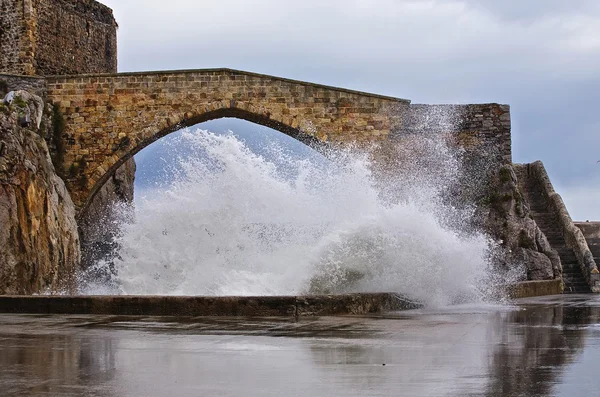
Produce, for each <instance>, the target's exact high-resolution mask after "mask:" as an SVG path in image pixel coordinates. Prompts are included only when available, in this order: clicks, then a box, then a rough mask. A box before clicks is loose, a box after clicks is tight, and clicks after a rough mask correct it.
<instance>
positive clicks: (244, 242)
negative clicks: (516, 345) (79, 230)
mask: <svg viewBox="0 0 600 397" xmlns="http://www.w3.org/2000/svg"><path fill="white" fill-rule="evenodd" d="M180 139H181V140H182V141H183V143H185V144H186V145H187V146H188V147H190V148H191V149H192V151H193V152H195V153H196V154H197V155H196V156H190V157H189V158H187V159H180V162H181V169H182V170H183V171H182V172H181V173H180V174H178V175H177V177H176V178H175V181H174V182H173V183H172V184H171V185H169V186H167V187H163V188H160V189H157V190H156V191H153V192H152V193H151V195H147V197H145V198H144V199H143V200H140V202H138V203H137V205H136V209H135V216H134V219H135V221H129V222H124V224H123V225H122V235H121V236H120V238H119V245H120V249H119V252H118V253H116V254H115V258H114V259H112V262H113V263H114V276H113V280H111V283H112V284H111V285H112V286H113V288H114V289H116V290H117V291H114V290H113V291H111V292H113V293H114V292H117V293H123V294H167V295H291V294H303V293H339V292H384V291H385V292H399V293H404V294H407V295H408V296H411V297H413V298H416V299H419V300H422V301H425V302H428V303H431V304H436V305H443V304H448V303H451V302H456V301H464V300H465V299H469V300H473V299H475V300H477V299H480V298H481V297H482V296H484V295H485V290H486V287H485V286H486V285H487V284H486V283H487V280H488V279H489V273H488V254H489V249H490V244H491V243H490V240H489V239H488V238H487V237H486V236H485V235H484V234H481V233H478V232H476V231H473V230H468V229H465V228H464V227H463V226H461V225H462V223H461V222H464V220H465V219H466V218H468V217H469V216H471V214H470V213H469V211H468V210H465V209H462V210H460V209H458V207H456V206H451V205H448V204H443V200H442V199H441V196H442V195H443V193H444V192H447V191H448V189H449V188H450V186H451V185H452V184H454V183H455V182H456V178H457V175H458V174H459V172H458V171H459V169H460V167H459V166H458V164H459V161H458V160H457V159H456V157H455V156H453V155H452V154H451V153H450V151H449V150H448V149H447V148H446V147H444V146H443V145H442V144H440V143H432V142H429V146H428V147H427V148H426V149H427V150H426V152H428V153H429V156H430V157H431V158H432V159H433V158H435V161H434V163H435V164H437V165H436V166H435V167H424V168H423V167H422V164H421V163H419V164H417V163H415V162H411V161H409V162H405V163H404V164H405V167H403V168H402V167H398V169H396V170H394V173H388V176H387V177H382V176H381V175H379V176H376V175H375V173H374V172H373V171H372V169H373V168H374V167H373V164H372V162H371V161H369V157H368V156H366V155H362V154H357V153H356V152H355V151H352V150H339V151H336V152H332V153H330V154H329V155H327V158H325V157H323V158H320V157H319V156H315V157H314V158H311V159H303V160H298V159H295V158H292V157H290V156H288V155H287V154H286V152H285V150H283V149H282V148H281V147H278V146H276V145H275V146H273V147H270V148H268V150H267V151H268V155H264V156H260V155H257V154H255V153H253V152H252V151H251V150H249V149H248V148H247V147H246V146H245V145H244V143H243V142H241V141H240V140H238V139H237V138H236V137H235V136H234V135H232V134H229V135H215V134H213V133H210V132H208V131H203V130H196V131H194V132H191V131H185V132H184V133H183V134H182V135H181V138H180ZM422 142H423V141H422V140H421V145H422ZM423 152H424V151H421V153H416V155H418V156H419V157H420V158H423ZM405 160H406V159H405ZM409 160H410V159H409ZM414 164H417V166H414V167H413V166H411V165H414ZM390 174H391V175H392V176H389V175H390ZM98 266H107V265H106V264H105V263H101V264H99V265H98ZM94 289H96V290H97V291H99V292H100V293H102V292H104V293H105V292H106V290H102V288H101V287H99V286H98V285H93V284H90V285H88V286H87V287H86V290H85V292H86V293H93V292H94Z"/></svg>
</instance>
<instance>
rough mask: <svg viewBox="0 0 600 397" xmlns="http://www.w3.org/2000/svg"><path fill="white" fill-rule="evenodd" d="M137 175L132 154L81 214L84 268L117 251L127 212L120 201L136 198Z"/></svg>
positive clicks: (130, 200)
mask: <svg viewBox="0 0 600 397" xmlns="http://www.w3.org/2000/svg"><path fill="white" fill-rule="evenodd" d="M134 179H135V161H134V159H133V157H132V158H131V159H129V160H128V161H126V162H125V163H124V164H123V165H122V166H121V167H119V168H118V169H117V171H116V172H115V173H114V175H112V176H111V177H110V179H109V180H108V181H107V182H106V184H104V186H102V188H101V189H100V191H99V192H98V193H97V194H96V196H95V197H94V199H93V201H92V202H91V203H90V205H89V206H88V207H87V208H86V211H85V213H84V214H81V216H80V217H79V232H80V236H81V251H82V256H81V266H82V268H84V269H86V268H89V267H90V266H92V265H93V264H94V263H96V262H97V261H98V260H101V259H107V258H108V257H110V256H111V254H112V253H113V252H114V250H115V248H116V246H115V243H114V237H115V235H116V234H117V233H118V223H119V221H120V219H121V217H122V216H124V214H123V211H126V208H125V207H123V206H121V205H120V204H123V203H124V204H131V203H132V202H133V183H134Z"/></svg>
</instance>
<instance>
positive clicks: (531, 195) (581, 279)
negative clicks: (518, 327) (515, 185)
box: [517, 169, 600, 294]
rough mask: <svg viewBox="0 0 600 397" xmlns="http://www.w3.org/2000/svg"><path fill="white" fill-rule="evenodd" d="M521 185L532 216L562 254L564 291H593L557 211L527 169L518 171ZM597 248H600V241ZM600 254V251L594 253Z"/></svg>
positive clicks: (553, 246)
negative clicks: (568, 242)
mask: <svg viewBox="0 0 600 397" xmlns="http://www.w3.org/2000/svg"><path fill="white" fill-rule="evenodd" d="M517 176H518V179H519V187H520V188H521V191H522V193H523V195H524V198H525V200H527V202H528V203H529V206H530V210H531V216H532V217H533V220H535V222H536V223H537V225H538V226H539V228H540V229H541V231H542V232H543V233H544V234H545V235H546V237H547V238H548V242H549V243H550V245H551V246H552V248H554V249H555V250H556V251H557V252H558V255H559V256H560V261H561V263H562V267H563V282H564V284H565V289H564V293H565V294H572V293H579V294H581V293H591V292H592V291H591V289H590V287H589V285H588V283H587V281H586V279H585V276H584V275H583V273H582V271H581V268H580V266H579V263H578V262H577V257H576V256H575V253H574V252H573V250H572V249H571V248H568V247H567V245H566V242H565V239H564V237H563V233H562V229H561V227H560V224H559V221H558V218H557V216H556V214H555V213H553V212H552V211H550V210H549V208H548V204H547V201H546V198H545V197H544V195H543V193H542V191H541V189H540V187H539V186H538V185H537V183H536V181H535V180H534V178H531V177H530V176H529V175H528V174H527V170H526V169H525V170H521V172H518V173H517ZM599 240H600V239H599ZM597 249H598V250H600V241H599V245H598V246H597ZM596 254H600V252H598V251H597V252H596V253H594V256H596Z"/></svg>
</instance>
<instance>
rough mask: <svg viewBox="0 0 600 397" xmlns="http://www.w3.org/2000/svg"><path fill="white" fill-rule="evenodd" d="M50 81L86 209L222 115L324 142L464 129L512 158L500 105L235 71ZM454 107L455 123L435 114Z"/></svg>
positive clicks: (64, 147)
mask: <svg viewBox="0 0 600 397" xmlns="http://www.w3.org/2000/svg"><path fill="white" fill-rule="evenodd" d="M45 83H46V91H47V97H48V99H49V100H50V101H51V102H53V103H54V104H55V105H56V106H57V108H58V109H59V111H60V113H61V114H62V115H63V118H64V121H65V123H64V131H62V132H61V134H60V137H59V139H60V141H61V143H60V146H61V151H62V153H61V154H62V160H61V161H62V163H63V164H62V166H63V168H64V174H65V179H66V182H67V185H68V187H69V190H70V191H71V195H72V198H73V201H74V203H75V204H76V205H77V206H78V207H79V209H80V210H82V209H85V207H86V206H87V204H88V203H89V202H90V201H91V200H92V198H93V197H94V195H95V194H96V192H97V191H98V190H99V189H100V188H101V187H102V185H103V184H104V183H105V181H106V180H107V179H108V178H109V177H110V175H112V174H113V173H114V172H115V170H116V169H117V168H118V167H119V166H120V165H122V164H123V163H124V162H125V161H126V160H127V159H129V158H130V157H131V156H133V155H134V154H135V153H137V152H138V151H139V150H141V149H143V148H144V147H146V146H147V145H149V144H150V143H152V142H154V141H155V140H157V139H159V138H161V137H163V136H165V135H167V134H169V133H171V132H173V131H176V130H178V129H181V128H183V127H186V126H190V125H194V124H197V123H200V122H203V121H208V120H211V119H216V118H221V117H237V118H241V119H245V120H248V121H252V122H255V123H257V124H262V125H266V126H269V127H271V128H274V129H276V130H279V131H281V132H283V133H286V134H288V135H291V136H293V137H295V138H297V139H300V140H304V141H306V140H317V141H321V142H349V141H352V142H354V141H381V140H386V139H389V138H390V137H392V136H393V135H394V134H396V133H397V132H398V131H404V132H407V133H410V132H415V131H416V130H419V129H421V127H423V125H426V124H429V125H430V126H431V127H433V128H434V129H440V128H442V129H444V128H445V129H447V130H453V131H455V132H459V135H460V134H463V135H464V136H466V140H465V141H466V142H468V143H467V145H471V146H473V142H475V146H480V147H483V146H490V147H497V148H498V147H499V148H501V149H502V150H501V151H500V153H501V154H500V156H496V157H498V158H499V159H500V160H502V161H503V162H510V116H509V113H508V107H507V106H502V105H495V104H489V105H465V106H456V105H454V106H446V107H443V108H444V109H441V108H442V107H439V106H438V107H435V106H433V107H432V106H427V105H410V101H408V100H405V99H399V98H392V97H387V96H382V95H375V94H369V93H364V92H358V91H352V90H347V89H342V88H335V87H329V86H325V85H319V84H313V83H307V82H302V81H295V80H290V79H285V78H279V77H273V76H267V75H262V74H256V73H248V72H242V71H236V70H230V69H203V70H187V71H168V72H139V73H118V74H94V75H74V76H50V77H46V78H45ZM424 107H426V108H424ZM449 108H451V109H450V110H451V113H452V114H453V115H454V116H456V115H459V116H460V120H459V121H457V120H448V119H447V117H442V118H440V117H437V118H436V117H435V116H433V117H430V115H431V114H433V115H435V114H436V112H435V110H436V109H437V110H438V112H437V113H448V112H447V110H449ZM432 110H434V111H433V112H432ZM442 110H443V111H442ZM423 114H427V116H426V117H420V115H421V116H422V115H423ZM442 119H443V120H442ZM444 123H445V124H444ZM465 134H466V135H465ZM469 142H470V143H469Z"/></svg>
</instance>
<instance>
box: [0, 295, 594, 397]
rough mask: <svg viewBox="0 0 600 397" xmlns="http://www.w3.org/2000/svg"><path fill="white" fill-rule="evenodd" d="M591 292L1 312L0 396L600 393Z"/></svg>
mask: <svg viewBox="0 0 600 397" xmlns="http://www.w3.org/2000/svg"><path fill="white" fill-rule="evenodd" d="M599 367H600V297H599V296H594V295H585V296H555V297H546V298H535V299H528V300H522V301H519V302H518V304H516V305H513V306H457V307H451V308H448V309H440V310H425V309H423V310H412V311H407V312H398V313H390V314H386V315H384V316H370V317H343V318H330V317H329V318H315V319H301V320H300V321H298V322H295V321H293V320H289V319H240V318H168V317H160V318H157V317H154V318H153V317H123V316H77V315H69V316H64V315H55V316H40V315H0V396H107V397H108V396H148V397H149V396H171V397H179V396H204V395H206V396H282V395H285V396H287V397H290V396H395V395H402V396H528V397H529V396H569V397H577V396H597V395H600V368H599Z"/></svg>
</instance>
